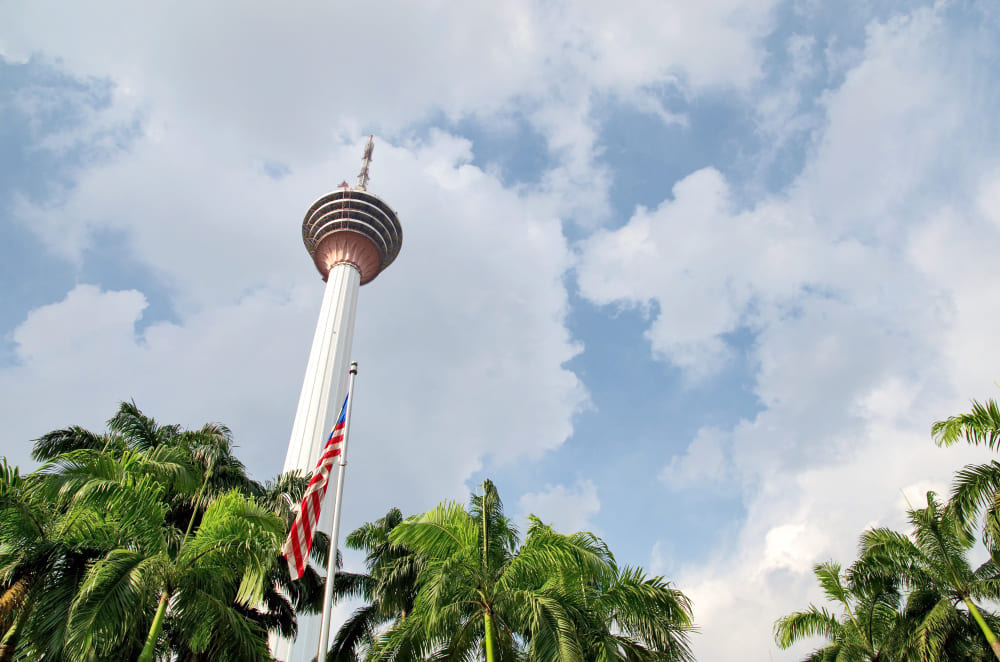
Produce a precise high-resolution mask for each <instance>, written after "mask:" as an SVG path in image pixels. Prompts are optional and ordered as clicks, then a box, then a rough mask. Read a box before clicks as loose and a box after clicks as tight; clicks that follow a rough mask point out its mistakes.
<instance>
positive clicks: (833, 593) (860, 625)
mask: <svg viewBox="0 0 1000 662" xmlns="http://www.w3.org/2000/svg"><path fill="white" fill-rule="evenodd" d="M813 573H814V574H815V575H816V579H817V580H818V581H819V585H820V587H821V588H822V589H823V593H824V594H825V595H826V599H827V601H829V602H832V603H836V604H837V605H838V607H839V608H840V610H841V612H842V613H841V615H839V616H837V615H836V614H834V613H831V612H830V611H828V610H827V609H826V608H825V607H817V606H815V605H809V607H808V608H807V609H806V610H804V611H798V612H793V613H791V614H789V615H787V616H785V617H783V618H781V619H779V620H778V621H777V622H776V623H775V625H774V639H775V643H777V644H778V647H779V648H781V649H786V648H789V647H790V646H792V645H793V644H795V643H797V642H799V641H801V640H802V639H805V638H808V637H814V636H822V637H825V638H826V639H827V641H828V643H827V645H826V646H824V647H822V648H819V649H817V650H816V651H813V653H812V654H810V655H809V656H808V657H806V658H805V659H806V660H807V661H808V660H816V661H819V660H838V661H839V662H877V661H879V660H884V659H889V657H890V656H887V655H886V651H887V650H890V649H891V648H892V646H893V643H894V642H893V638H894V634H895V633H896V632H897V630H898V627H899V625H900V614H899V612H898V611H897V606H898V603H899V600H900V595H899V592H898V591H897V590H896V588H895V586H894V585H893V584H892V583H889V584H885V583H879V584H876V583H873V582H869V583H868V584H867V586H866V587H865V588H861V587H859V586H855V585H853V582H851V581H849V579H850V577H851V575H852V574H853V573H852V572H851V571H848V573H846V576H845V574H844V573H842V571H841V567H840V564H838V563H835V562H833V561H828V562H826V563H820V564H817V565H815V566H813ZM893 659H897V658H893Z"/></svg>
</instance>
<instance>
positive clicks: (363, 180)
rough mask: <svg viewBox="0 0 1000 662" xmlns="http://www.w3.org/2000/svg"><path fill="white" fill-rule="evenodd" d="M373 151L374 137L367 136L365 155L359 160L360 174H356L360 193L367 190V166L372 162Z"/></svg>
mask: <svg viewBox="0 0 1000 662" xmlns="http://www.w3.org/2000/svg"><path fill="white" fill-rule="evenodd" d="M374 149H375V136H374V135H371V136H368V144H366V145H365V155H364V156H363V157H362V158H361V172H360V173H359V174H358V185H357V186H356V187H355V188H359V189H361V190H362V191H365V190H367V189H368V166H369V165H371V162H372V150H374Z"/></svg>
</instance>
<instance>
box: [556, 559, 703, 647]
mask: <svg viewBox="0 0 1000 662" xmlns="http://www.w3.org/2000/svg"><path fill="white" fill-rule="evenodd" d="M567 579H568V580H569V581H572V579H569V578H567ZM581 592H582V595H583V600H584V615H585V620H584V622H582V623H580V624H578V625H577V629H578V631H579V632H581V633H582V635H583V637H582V638H583V640H584V642H585V647H584V658H585V659H587V660H601V661H605V662H609V661H611V660H629V661H630V662H639V661H643V662H645V661H649V662H653V661H654V660H656V661H659V660H663V661H682V660H683V661H687V660H694V657H693V656H692V654H691V649H690V646H689V644H688V640H687V637H688V634H689V633H690V632H692V631H694V625H693V622H692V616H691V602H690V600H688V598H687V596H685V595H684V594H683V593H681V592H680V591H679V590H677V589H675V588H673V587H671V585H670V583H669V582H666V581H665V580H664V579H663V578H662V577H647V576H646V575H645V573H644V572H643V571H642V569H641V568H628V567H626V568H623V569H620V570H616V572H615V573H614V574H613V575H612V576H610V577H608V578H607V580H606V581H596V582H591V583H589V584H584V585H583V586H581ZM595 625H596V626H597V627H596V628H595V627H594V626H595Z"/></svg>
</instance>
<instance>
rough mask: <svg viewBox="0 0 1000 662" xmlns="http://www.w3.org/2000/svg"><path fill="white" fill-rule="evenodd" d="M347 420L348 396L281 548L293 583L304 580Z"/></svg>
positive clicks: (340, 449) (341, 449) (340, 450)
mask: <svg viewBox="0 0 1000 662" xmlns="http://www.w3.org/2000/svg"><path fill="white" fill-rule="evenodd" d="M346 419H347V398H346V397H345V398H344V406H343V407H341V409H340V418H338V419H337V424H336V425H335V426H333V431H332V432H330V437H329V438H328V439H327V440H326V445H324V446H323V453H322V454H321V455H320V458H319V460H318V461H317V462H316V468H315V469H313V475H312V478H310V479H309V485H308V487H306V491H305V494H303V495H302V506H301V507H300V508H299V514H298V515H297V516H296V517H295V522H293V523H292V529H291V531H289V532H288V539H287V540H286V541H285V544H284V546H283V547H282V548H281V552H282V554H283V555H284V557H285V558H286V559H287V560H288V572H289V574H291V576H292V579H293V580H296V579H299V578H300V577H302V574H303V573H304V572H305V570H306V565H307V564H308V559H309V550H310V549H312V543H313V533H314V532H315V530H316V524H317V523H318V522H319V511H320V506H321V505H322V503H323V497H324V496H326V488H327V486H328V485H329V482H330V469H331V468H332V467H333V462H334V459H336V458H337V457H338V456H339V455H340V454H341V452H342V451H343V442H344V428H345V427H346V425H347V423H346Z"/></svg>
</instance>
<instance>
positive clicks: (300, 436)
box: [284, 262, 361, 473]
mask: <svg viewBox="0 0 1000 662" xmlns="http://www.w3.org/2000/svg"><path fill="white" fill-rule="evenodd" d="M360 286H361V273H360V272H359V271H358V268H357V267H355V266H354V265H353V264H350V263H348V262H341V263H339V264H335V265H334V266H333V268H332V269H330V275H329V276H328V277H327V280H326V288H325V289H324V291H323V305H322V306H321V307H320V310H319V321H318V322H317V324H316V335H315V336H313V343H312V349H311V350H310V351H309V363H308V364H307V365H306V376H305V379H304V380H303V381H302V393H301V394H300V395H299V408H298V410H297V411H296V412H295V422H294V423H292V435H291V438H290V439H289V441H288V453H287V454H286V455H285V468H284V471H294V470H296V469H298V470H299V471H301V472H303V473H308V472H310V471H312V470H313V467H315V466H316V460H318V459H319V455H320V452H321V451H322V449H323V444H325V443H326V438H327V436H328V435H329V434H330V426H331V425H332V423H333V419H332V418H331V416H335V415H337V414H339V413H340V410H339V409H337V411H333V412H331V411H330V407H329V405H330V404H333V405H334V408H339V406H340V403H341V401H342V400H343V399H344V396H345V395H347V393H346V390H347V373H348V368H349V367H350V364H351V342H352V341H353V339H354V316H355V313H356V311H357V307H358V288H359V287H360ZM331 396H333V397H331Z"/></svg>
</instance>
